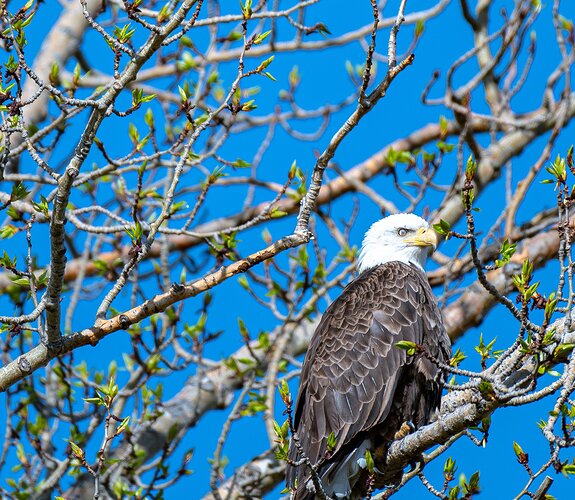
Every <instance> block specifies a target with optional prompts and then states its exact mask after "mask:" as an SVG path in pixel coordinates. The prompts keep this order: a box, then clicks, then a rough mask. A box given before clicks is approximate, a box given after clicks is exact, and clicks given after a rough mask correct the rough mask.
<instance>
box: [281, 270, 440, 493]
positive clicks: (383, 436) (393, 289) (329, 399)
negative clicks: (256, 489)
mask: <svg viewBox="0 0 575 500" xmlns="http://www.w3.org/2000/svg"><path fill="white" fill-rule="evenodd" d="M402 340H407V341H411V342H415V343H417V344H420V345H423V346H424V348H425V349H426V350H427V351H428V352H430V353H431V354H432V355H433V356H434V357H435V358H436V359H438V360H439V361H441V362H444V363H447V362H448V360H449V357H450V353H451V346H450V342H449V338H448V337H447V335H446V333H445V329H444V326H443V321H442V319H441V313H440V311H439V309H438V307H437V304H436V301H435V298H434V296H433V292H432V291H431V288H430V286H429V284H428V282H427V278H426V276H425V274H424V273H423V272H422V271H421V270H420V269H418V268H416V267H415V266H413V265H410V264H405V263H401V262H388V263H385V264H382V265H379V266H377V267H374V268H372V269H368V270H367V271H365V272H363V273H362V274H361V275H360V276H359V277H358V278H357V279H356V280H354V281H353V282H352V283H350V284H349V285H348V286H347V287H346V288H345V289H344V291H343V292H342V294H341V295H340V296H339V297H338V298H337V299H336V300H335V301H334V302H333V303H332V304H331V306H330V307H329V308H328V309H327V311H326V312H325V314H324V315H323V318H322V320H321V322H320V324H319V325H318V327H317V329H316V331H315V333H314V335H313V338H312V340H311V343H310V346H309V350H308V352H307V355H306V358H305V361H304V365H303V369H302V374H301V380H300V387H299V393H298V398H297V402H296V408H295V415H294V424H295V429H296V433H297V436H298V439H299V441H300V443H301V445H302V447H303V450H304V453H305V455H306V456H307V457H308V458H309V459H310V461H311V463H312V464H318V468H317V471H318V475H319V477H320V478H321V482H322V485H323V487H324V489H325V492H326V493H327V494H328V495H330V496H334V497H339V498H359V497H361V496H362V495H364V494H365V488H366V484H365V482H366V477H367V473H366V471H365V469H364V468H361V467H360V465H358V463H357V461H358V459H361V458H363V457H364V456H365V450H366V449H369V450H370V451H371V452H372V453H373V452H374V451H375V450H376V449H377V448H381V447H382V446H385V445H386V443H389V442H390V441H391V440H392V439H393V436H394V435H395V433H396V432H397V431H398V430H399V429H400V427H401V425H402V424H403V423H404V422H411V423H412V424H413V425H414V426H415V427H419V426H422V425H424V424H426V423H427V422H428V421H429V419H430V417H431V416H432V414H433V412H434V411H435V410H436V409H437V408H438V406H439V404H440V400H441V390H442V388H441V383H442V380H443V379H444V374H442V372H441V371H440V369H439V368H438V367H437V366H435V365H434V364H433V363H432V362H431V361H429V360H428V359H426V358H425V357H423V356H422V355H421V354H417V355H415V356H408V355H407V354H406V351H405V350H402V349H399V348H397V347H396V346H395V344H396V343H397V342H399V341H402ZM332 432H333V434H334V435H335V438H336V445H335V448H334V449H333V450H331V452H328V448H327V440H328V436H329V435H330V433H332ZM290 458H291V459H292V460H294V461H297V460H298V459H299V458H300V457H299V456H298V453H297V450H296V448H295V446H294V445H293V442H292V446H291V448H290ZM309 478H310V471H309V468H308V467H306V466H305V465H302V466H299V467H297V468H295V467H291V466H288V473H287V484H288V486H292V487H293V485H294V484H295V483H296V480H297V485H298V488H297V492H296V497H295V498H296V499H298V500H303V499H312V498H314V496H315V495H314V493H313V492H312V491H310V489H309V487H308V485H307V483H308V482H309Z"/></svg>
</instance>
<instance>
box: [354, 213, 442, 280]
mask: <svg viewBox="0 0 575 500" xmlns="http://www.w3.org/2000/svg"><path fill="white" fill-rule="evenodd" d="M436 248H437V233H436V232H435V231H434V230H433V229H432V228H431V227H429V224H428V223H427V222H426V221H425V220H423V219H422V218H421V217H418V216H417V215H415V214H394V215H390V216H388V217H385V218H384V219H381V220H379V221H377V222H375V223H373V224H372V225H371V227H370V228H369V230H368V231H367V233H365V237H364V239H363V244H362V245H361V251H360V253H359V265H358V268H359V272H360V273H361V272H363V271H365V270H366V269H371V268H372V267H375V266H379V265H381V264H385V263H386V262H392V261H400V262H405V263H406V264H414V265H416V266H417V267H419V268H420V269H421V270H423V269H424V266H425V261H426V260H427V256H428V255H429V254H431V253H432V252H433V251H434V250H435V249H436Z"/></svg>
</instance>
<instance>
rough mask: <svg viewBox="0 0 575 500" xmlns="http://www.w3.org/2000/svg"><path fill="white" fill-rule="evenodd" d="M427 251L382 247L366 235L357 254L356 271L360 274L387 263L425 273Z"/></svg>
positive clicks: (420, 248)
mask: <svg viewBox="0 0 575 500" xmlns="http://www.w3.org/2000/svg"><path fill="white" fill-rule="evenodd" d="M427 251H428V249H427V248H424V247H416V246H407V245H402V246H395V245H394V246H392V245H382V244H381V242H379V241H372V240H370V239H369V237H368V235H366V238H365V239H364V241H363V245H362V246H361V251H360V252H359V262H358V270H359V272H360V273H362V272H363V271H367V270H368V269H372V268H374V267H377V266H380V265H382V264H387V263H388V262H403V263H404V264H411V265H414V266H415V267H417V268H418V269H420V270H421V271H423V272H425V262H426V261H427Z"/></svg>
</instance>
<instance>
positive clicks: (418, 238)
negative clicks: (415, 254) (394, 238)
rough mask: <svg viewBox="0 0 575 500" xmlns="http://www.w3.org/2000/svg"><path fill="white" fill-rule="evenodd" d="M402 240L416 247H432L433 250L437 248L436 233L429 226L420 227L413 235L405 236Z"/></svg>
mask: <svg viewBox="0 0 575 500" xmlns="http://www.w3.org/2000/svg"><path fill="white" fill-rule="evenodd" d="M403 241H405V243H407V244H408V245H412V246H416V247H433V250H435V249H436V248H437V243H438V239H437V233H436V232H435V231H434V230H433V228H431V227H428V228H425V227H420V228H419V229H418V230H417V232H416V233H415V236H411V237H409V238H405V239H404V240H403Z"/></svg>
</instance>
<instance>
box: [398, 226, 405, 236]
mask: <svg viewBox="0 0 575 500" xmlns="http://www.w3.org/2000/svg"><path fill="white" fill-rule="evenodd" d="M397 234H398V235H399V236H401V237H403V236H405V235H406V234H407V229H405V228H404V227H401V228H399V229H398V230H397Z"/></svg>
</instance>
